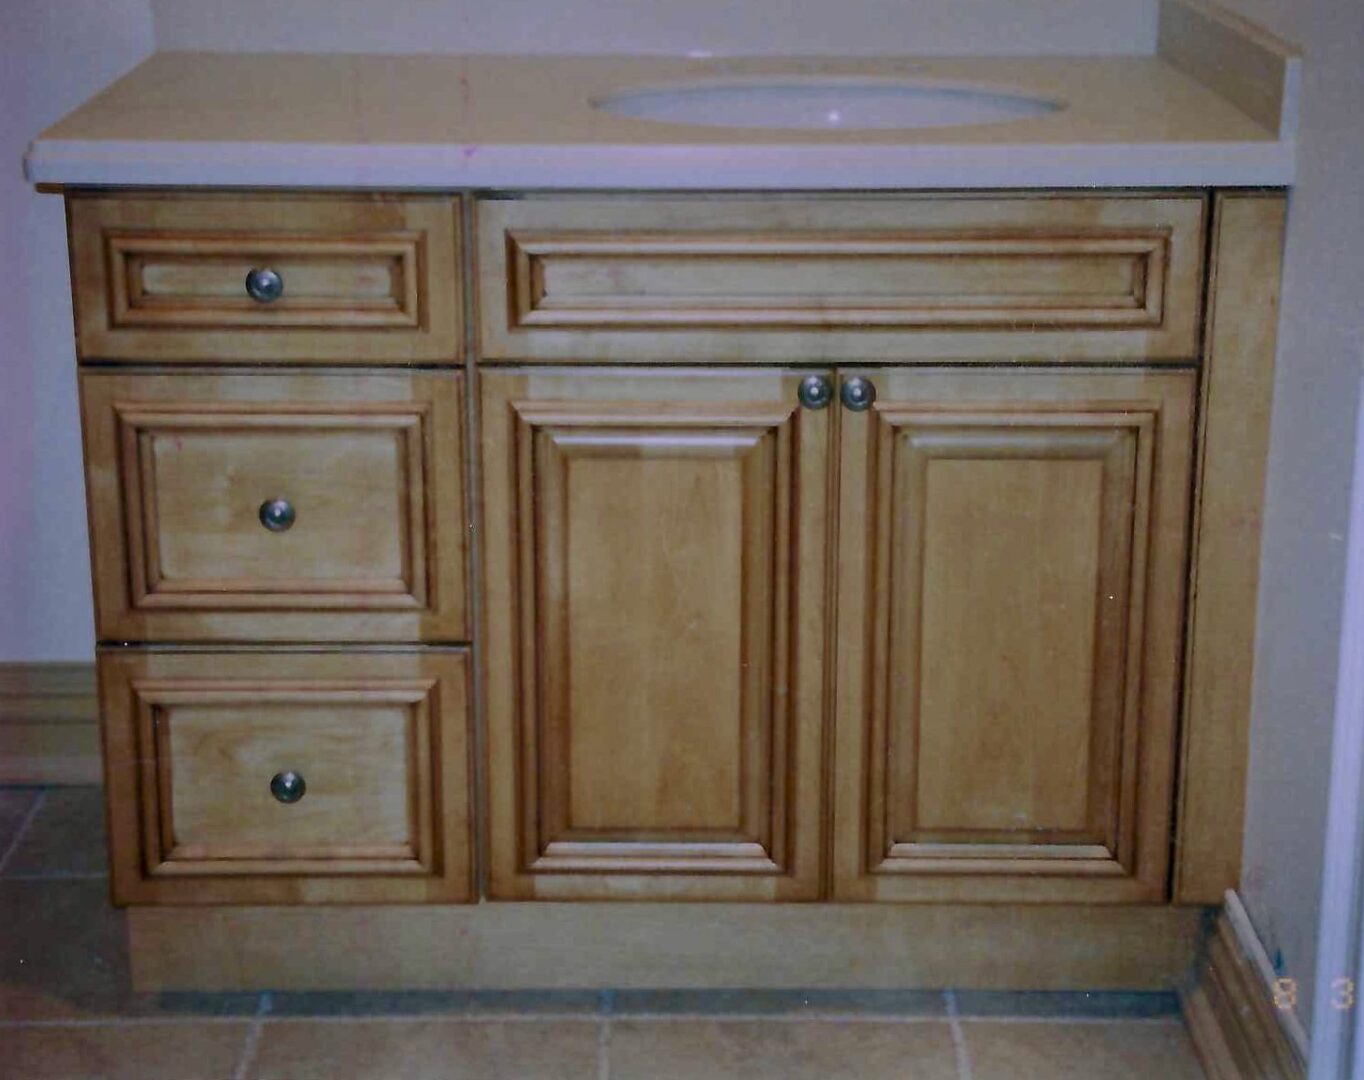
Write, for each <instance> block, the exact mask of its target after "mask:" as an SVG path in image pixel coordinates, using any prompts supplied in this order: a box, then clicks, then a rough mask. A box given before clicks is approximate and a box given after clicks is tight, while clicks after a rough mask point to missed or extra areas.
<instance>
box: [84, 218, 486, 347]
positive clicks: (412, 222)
mask: <svg viewBox="0 0 1364 1080" xmlns="http://www.w3.org/2000/svg"><path fill="white" fill-rule="evenodd" d="M68 206H69V214H70V234H71V259H72V267H73V274H72V278H73V282H74V287H75V302H76V342H77V349H78V351H79V355H80V356H81V358H82V359H86V360H157V361H163V362H175V361H195V362H202V361H213V360H220V361H248V362H252V363H276V362H293V363H296V362H308V361H319V362H327V363H348V362H355V363H416V362H425V363H455V362H457V361H458V359H459V356H460V351H461V330H460V312H461V308H462V304H463V298H462V295H461V289H460V283H459V271H458V267H459V255H458V252H459V203H458V200H456V199H453V198H450V197H435V196H397V195H366V196H344V197H340V196H325V195H316V196H307V197H301V196H275V195H252V196H240V195H231V196H228V195H219V194H205V195H165V196H151V195H136V196H133V195H128V196H124V195H108V196H106V195H99V196H94V195H73V196H72V197H71V198H70V201H69V203H68Z"/></svg>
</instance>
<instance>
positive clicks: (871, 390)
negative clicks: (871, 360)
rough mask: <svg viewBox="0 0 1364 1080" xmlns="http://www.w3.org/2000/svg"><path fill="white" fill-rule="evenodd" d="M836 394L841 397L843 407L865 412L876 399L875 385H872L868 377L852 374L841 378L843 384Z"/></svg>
mask: <svg viewBox="0 0 1364 1080" xmlns="http://www.w3.org/2000/svg"><path fill="white" fill-rule="evenodd" d="M838 394H839V397H841V398H842V399H843V407H844V408H846V409H849V410H851V411H852V412H866V411H867V410H868V409H870V408H871V405H872V402H873V401H875V400H876V387H875V386H873V385H872V382H871V380H870V379H864V378H862V376H861V375H854V376H853V377H852V378H850V379H844V380H843V386H842V388H841V389H840V390H839V392H838Z"/></svg>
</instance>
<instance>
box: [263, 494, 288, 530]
mask: <svg viewBox="0 0 1364 1080" xmlns="http://www.w3.org/2000/svg"><path fill="white" fill-rule="evenodd" d="M259 516H260V523H261V524H262V525H264V526H265V527H266V528H267V529H269V530H270V531H271V532H284V531H285V530H286V529H288V528H289V526H290V525H292V524H293V523H294V504H293V503H291V502H290V501H289V500H288V499H266V500H265V502H263V503H261V504H260V514H259Z"/></svg>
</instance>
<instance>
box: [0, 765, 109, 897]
mask: <svg viewBox="0 0 1364 1080" xmlns="http://www.w3.org/2000/svg"><path fill="white" fill-rule="evenodd" d="M104 836H105V832H104V790H103V789H102V788H97V787H63V788H50V789H49V790H48V792H47V795H46V797H45V798H44V799H43V805H42V807H41V809H39V811H38V813H37V815H36V816H35V817H34V819H33V822H32V824H30V825H29V827H28V831H27V832H25V833H24V836H23V838H22V839H21V840H20V841H19V846H18V847H17V848H15V850H14V854H13V856H11V858H10V861H9V862H8V863H7V864H6V866H5V876H6V877H15V876H31V875H43V874H57V875H60V874H102V873H106V872H107V870H108V867H109V860H108V856H107V854H106V852H105V840H104Z"/></svg>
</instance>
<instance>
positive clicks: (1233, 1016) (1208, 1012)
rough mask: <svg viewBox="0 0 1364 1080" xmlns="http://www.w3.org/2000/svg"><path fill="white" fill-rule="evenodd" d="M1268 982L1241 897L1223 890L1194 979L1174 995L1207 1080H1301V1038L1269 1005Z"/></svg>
mask: <svg viewBox="0 0 1364 1080" xmlns="http://www.w3.org/2000/svg"><path fill="white" fill-rule="evenodd" d="M1274 979H1275V976H1274V970H1273V968H1272V967H1271V966H1270V963H1269V959H1268V957H1267V956H1266V954H1265V949H1264V946H1263V945H1262V944H1261V942H1260V939H1259V937H1258V936H1257V935H1256V933H1255V929H1254V927H1253V926H1252V925H1251V922H1250V919H1249V917H1248V916H1247V915H1246V910H1245V907H1244V906H1243V905H1242V903H1241V899H1240V897H1238V896H1237V895H1236V893H1234V892H1231V891H1228V892H1227V898H1226V906H1225V907H1224V908H1223V909H1222V910H1221V912H1219V913H1218V916H1217V919H1216V922H1215V924H1214V926H1213V929H1212V932H1211V933H1210V934H1209V935H1208V939H1207V942H1206V943H1205V945H1204V948H1203V951H1202V955H1201V956H1200V957H1199V961H1198V964H1197V966H1196V967H1195V969H1194V973H1193V978H1192V981H1191V983H1190V984H1189V985H1188V986H1187V987H1185V988H1184V989H1183V990H1182V991H1181V993H1180V998H1181V1001H1182V1003H1183V1006H1184V1019H1185V1022H1186V1023H1187V1024H1188V1028H1189V1034H1190V1036H1191V1037H1192V1038H1193V1043H1194V1047H1195V1049H1196V1050H1197V1051H1198V1057H1199V1060H1200V1061H1201V1062H1202V1064H1203V1070H1204V1071H1205V1072H1206V1073H1207V1074H1208V1077H1209V1080H1242V1078H1244V1077H1257V1078H1263V1080H1302V1078H1305V1077H1306V1076H1307V1037H1306V1034H1305V1033H1304V1031H1303V1029H1302V1025H1301V1023H1299V1021H1298V1018H1297V1016H1296V1015H1295V1014H1294V1013H1293V1012H1292V1011H1290V1010H1287V1009H1281V1008H1279V1007H1278V1006H1277V1005H1276V1004H1275V1000H1274ZM1310 990H1311V988H1310V987H1305V988H1299V992H1310Z"/></svg>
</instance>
